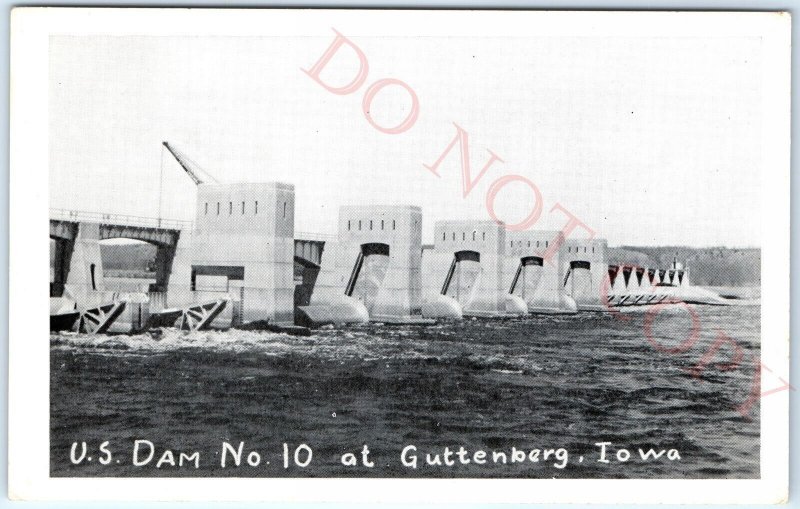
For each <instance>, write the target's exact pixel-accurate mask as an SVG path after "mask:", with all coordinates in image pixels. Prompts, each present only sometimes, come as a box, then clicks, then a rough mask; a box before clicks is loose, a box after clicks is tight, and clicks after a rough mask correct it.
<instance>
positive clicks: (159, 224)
mask: <svg viewBox="0 0 800 509" xmlns="http://www.w3.org/2000/svg"><path fill="white" fill-rule="evenodd" d="M50 219H58V220H61V221H75V222H79V221H86V222H93V223H105V222H107V223H112V224H120V225H128V226H142V227H147V228H165V229H175V230H186V229H192V227H193V225H194V223H193V222H192V221H185V220H181V219H163V218H156V217H147V216H131V215H126V214H107V213H104V212H89V211H85V210H70V209H54V208H51V209H50ZM294 238H295V239H298V240H317V241H333V240H336V239H337V238H338V236H337V235H335V234H333V233H316V232H295V233H294Z"/></svg>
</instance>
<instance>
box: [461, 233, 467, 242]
mask: <svg viewBox="0 0 800 509" xmlns="http://www.w3.org/2000/svg"><path fill="white" fill-rule="evenodd" d="M465 240H467V232H461V242H464V241H465Z"/></svg>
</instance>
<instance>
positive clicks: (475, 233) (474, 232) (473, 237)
mask: <svg viewBox="0 0 800 509" xmlns="http://www.w3.org/2000/svg"><path fill="white" fill-rule="evenodd" d="M477 234H478V232H476V231H475V230H472V241H473V242H474V241H475V235H477Z"/></svg>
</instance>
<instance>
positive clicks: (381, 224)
mask: <svg viewBox="0 0 800 509" xmlns="http://www.w3.org/2000/svg"><path fill="white" fill-rule="evenodd" d="M381 230H383V219H381Z"/></svg>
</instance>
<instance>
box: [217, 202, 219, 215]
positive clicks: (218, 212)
mask: <svg viewBox="0 0 800 509" xmlns="http://www.w3.org/2000/svg"><path fill="white" fill-rule="evenodd" d="M217 215H219V202H217Z"/></svg>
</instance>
